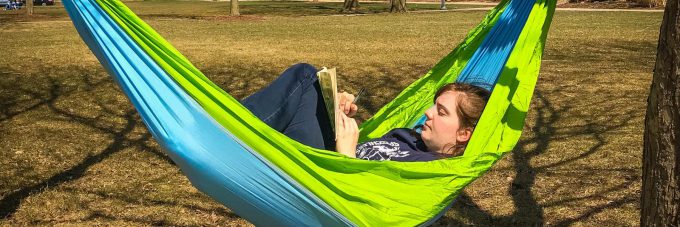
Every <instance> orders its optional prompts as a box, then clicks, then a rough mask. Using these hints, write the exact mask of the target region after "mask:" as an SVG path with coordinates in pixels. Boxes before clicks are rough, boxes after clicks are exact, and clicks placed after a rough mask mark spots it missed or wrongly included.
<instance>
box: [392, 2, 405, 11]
mask: <svg viewBox="0 0 680 227" xmlns="http://www.w3.org/2000/svg"><path fill="white" fill-rule="evenodd" d="M403 12H406V0H390V13H403Z"/></svg>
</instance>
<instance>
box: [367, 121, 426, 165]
mask: <svg viewBox="0 0 680 227" xmlns="http://www.w3.org/2000/svg"><path fill="white" fill-rule="evenodd" d="M356 152H357V153H356V157H357V158H360V159H365V160H377V161H385V160H392V161H399V162H426V161H432V160H437V159H438V157H437V155H436V154H435V153H434V152H429V151H427V147H426V146H425V144H424V143H423V140H421V139H420V134H418V133H416V132H414V131H413V130H412V129H408V128H398V129H392V131H390V132H388V133H387V134H385V135H384V136H382V137H380V138H377V139H373V140H370V141H367V142H365V143H362V144H359V145H358V146H357V150H356Z"/></svg>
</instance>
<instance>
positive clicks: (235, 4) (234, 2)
mask: <svg viewBox="0 0 680 227" xmlns="http://www.w3.org/2000/svg"><path fill="white" fill-rule="evenodd" d="M229 15H232V16H238V15H241V14H240V13H239V12H238V0H231V10H230V12H229Z"/></svg>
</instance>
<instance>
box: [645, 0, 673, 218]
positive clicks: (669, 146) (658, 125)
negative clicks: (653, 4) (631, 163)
mask: <svg viewBox="0 0 680 227" xmlns="http://www.w3.org/2000/svg"><path fill="white" fill-rule="evenodd" d="M679 6H680V1H678V0H668V1H667V2H666V10H665V13H664V18H663V22H662V23H661V32H660V34H659V45H658V47H657V55H656V65H655V67H654V76H653V78H652V85H651V88H650V93H649V98H648V99H647V114H646V117H645V134H644V149H643V164H642V200H641V207H642V210H641V212H640V214H641V215H640V225H641V226H680V70H679V68H680V56H679V55H680V26H679V25H680V15H679V13H678V7H679Z"/></svg>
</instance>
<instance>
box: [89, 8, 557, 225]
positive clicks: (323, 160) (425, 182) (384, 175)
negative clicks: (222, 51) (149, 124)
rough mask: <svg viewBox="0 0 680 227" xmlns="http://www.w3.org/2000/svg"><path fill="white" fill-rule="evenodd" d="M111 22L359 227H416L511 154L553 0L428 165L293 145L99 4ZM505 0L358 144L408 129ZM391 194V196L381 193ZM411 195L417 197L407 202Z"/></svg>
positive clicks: (364, 129)
mask: <svg viewBox="0 0 680 227" xmlns="http://www.w3.org/2000/svg"><path fill="white" fill-rule="evenodd" d="M97 2H98V3H99V4H100V5H101V7H102V8H103V9H104V10H106V11H107V12H108V13H109V14H110V15H115V16H114V17H113V18H114V20H116V22H117V23H118V24H119V25H120V27H121V28H123V29H124V30H125V31H126V32H127V33H128V34H129V35H130V36H131V37H132V38H133V39H134V40H136V41H137V42H138V44H139V45H140V46H141V47H142V48H143V49H144V50H145V51H146V52H147V53H148V54H149V55H150V56H151V57H152V58H153V59H155V60H156V61H157V62H158V63H159V64H160V66H161V67H162V68H163V69H164V70H165V71H166V72H167V73H168V74H169V75H171V76H172V78H173V79H174V80H175V81H176V82H177V83H178V84H179V85H180V86H181V87H182V88H183V89H184V90H185V91H186V92H187V93H188V94H190V95H191V97H193V98H194V99H195V100H196V101H197V102H198V103H199V104H200V105H201V106H202V107H203V108H204V109H205V110H206V111H207V112H208V113H209V114H210V115H211V116H212V117H213V118H214V119H215V120H216V121H217V122H218V123H219V124H220V125H222V126H223V127H224V128H225V129H227V130H228V131H230V132H231V133H232V134H233V135H234V136H235V137H237V138H239V139H240V140H241V141H242V142H243V143H244V144H245V145H247V146H248V147H250V148H252V149H254V150H256V151H257V152H258V153H259V154H260V155H261V156H262V157H264V158H265V159H266V160H267V161H269V162H271V163H272V164H273V165H275V166H276V167H277V168H279V169H280V170H281V171H283V172H285V173H286V174H287V175H288V176H289V177H291V178H292V179H294V180H295V181H296V182H298V183H299V184H300V185H302V186H304V187H305V188H307V189H308V190H309V191H311V192H312V193H313V194H314V195H316V196H317V197H318V198H320V199H321V200H323V201H324V202H325V203H327V204H328V205H330V206H331V207H333V208H334V209H336V210H337V211H338V212H339V213H341V214H342V215H343V216H345V217H346V218H347V219H349V220H350V221H352V222H353V223H355V224H357V225H362V226H363V225H367V226H393V225H418V224H422V223H423V222H424V221H426V220H428V219H430V218H431V217H433V216H435V215H437V214H438V213H440V212H441V211H442V209H444V208H445V207H447V206H448V205H449V204H450V203H451V202H452V200H453V199H454V198H455V197H456V196H457V195H458V194H459V193H460V191H461V190H462V189H463V188H464V187H465V186H466V185H468V184H469V183H470V182H472V181H473V180H474V179H476V178H477V177H479V176H480V175H481V174H483V173H484V172H486V171H487V170H488V169H489V168H490V167H491V166H492V165H493V164H494V163H495V162H496V161H497V160H498V159H499V158H500V157H501V156H502V155H503V154H504V153H507V152H509V151H511V150H512V149H513V147H514V146H515V144H516V143H517V141H518V140H519V136H520V134H521V131H522V128H523V124H524V118H525V116H526V113H527V110H528V108H529V103H530V100H531V96H532V93H533V90H534V87H535V83H536V80H537V76H538V71H539V68H540V60H541V56H542V52H543V47H544V43H545V40H546V36H547V32H548V29H549V25H550V21H551V18H552V14H553V12H554V8H555V1H554V0H552V1H547V0H538V1H536V3H535V4H533V9H532V10H531V13H530V14H529V17H528V20H527V22H526V25H524V29H523V30H522V32H521V33H520V35H519V39H518V40H517V43H516V44H515V47H514V49H513V50H512V52H511V55H510V57H509V58H508V60H507V62H506V63H505V66H504V69H503V70H502V71H501V76H500V78H499V79H498V82H497V84H496V85H495V87H494V89H493V93H492V96H491V98H490V101H489V103H488V105H487V108H486V109H485V111H484V114H483V116H482V120H481V122H479V124H478V126H477V128H476V130H475V132H474V135H473V137H472V139H471V141H470V143H469V145H468V148H467V150H466V152H465V154H464V155H463V156H460V157H454V158H449V159H443V160H438V161H432V162H418V163H403V162H392V161H385V162H376V161H365V160H358V159H352V158H347V157H345V156H343V155H340V154H338V153H336V152H332V151H325V150H318V149H313V148H310V147H308V146H305V145H303V144H300V143H297V142H295V141H293V140H291V139H289V138H287V137H286V136H284V135H283V134H281V133H279V132H277V131H275V130H273V129H271V128H270V127H268V126H267V125H266V124H265V123H263V122H261V121H259V120H258V119H257V118H256V117H255V116H254V115H252V114H251V113H250V112H249V111H248V110H247V109H246V108H244V107H243V106H242V105H241V104H240V103H239V102H238V100H236V99H234V98H233V97H231V96H230V95H229V94H227V93H226V92H225V91H223V90H222V89H221V88H219V87H218V86H217V85H215V84H214V83H212V82H211V81H210V80H209V79H208V78H207V77H206V76H205V75H203V74H202V73H201V72H200V71H199V70H198V69H197V68H196V67H194V66H193V65H192V64H191V63H190V62H189V60H187V59H186V58H185V57H184V56H182V55H181V54H180V53H179V51H177V50H176V49H174V48H173V47H172V45H170V44H169V43H168V42H167V41H165V40H164V39H163V38H162V37H161V36H160V35H159V34H157V33H156V32H155V31H154V30H153V29H152V28H151V27H150V26H148V25H147V24H145V23H144V22H143V21H141V20H140V19H139V18H138V17H137V16H136V15H134V14H133V13H132V12H131V11H130V10H129V9H128V8H127V7H125V6H124V5H123V4H122V3H121V2H119V1H111V0H98V1H97ZM509 2H510V1H508V0H505V1H503V2H501V3H499V5H498V6H497V7H496V8H495V9H493V10H492V11H491V12H490V13H489V14H488V15H487V16H486V17H485V18H484V19H483V21H482V22H481V24H480V25H478V26H477V27H476V28H475V29H473V30H472V31H471V32H470V33H469V34H468V36H467V38H466V39H465V40H464V41H463V43H461V44H460V45H459V46H458V47H457V48H456V49H454V50H453V51H452V52H451V53H450V54H449V55H447V56H446V57H444V59H442V60H441V61H440V62H439V63H438V64H437V65H435V66H434V68H433V69H432V70H430V71H429V72H428V73H427V74H426V75H425V76H423V77H422V78H421V79H419V80H417V81H415V82H414V83H413V84H411V85H410V86H408V87H407V88H406V89H405V90H404V91H403V92H401V93H400V94H399V95H398V96H397V97H396V98H395V99H394V100H393V101H392V102H390V103H388V104H387V105H386V106H385V107H384V108H382V109H381V110H380V111H378V112H377V113H376V114H375V116H373V117H372V118H371V119H369V120H367V121H366V122H365V123H364V124H362V125H361V127H360V130H361V137H360V140H361V141H365V140H367V139H371V138H376V137H379V136H381V135H383V134H385V133H386V132H388V131H389V130H391V129H393V128H398V127H409V126H411V125H412V124H413V123H414V122H415V121H417V120H418V118H419V117H420V116H422V114H423V113H424V111H425V110H426V109H427V108H429V107H430V106H431V105H432V97H433V96H434V92H435V91H436V90H437V88H439V87H441V86H442V85H443V84H446V83H449V82H453V81H455V80H456V78H457V76H458V75H459V73H460V72H461V70H462V69H463V68H464V67H465V66H466V64H467V61H468V60H469V59H470V58H471V57H472V55H473V54H474V52H475V51H476V50H477V48H478V47H479V46H480V44H481V43H482V42H483V40H484V37H485V36H487V34H488V33H489V31H490V30H491V29H492V26H493V25H494V24H495V23H496V21H497V20H498V19H499V17H500V15H501V13H502V12H503V10H504V9H505V6H507V5H508V4H509ZM385 190H390V193H385ZM414 193H416V194H417V196H414Z"/></svg>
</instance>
